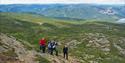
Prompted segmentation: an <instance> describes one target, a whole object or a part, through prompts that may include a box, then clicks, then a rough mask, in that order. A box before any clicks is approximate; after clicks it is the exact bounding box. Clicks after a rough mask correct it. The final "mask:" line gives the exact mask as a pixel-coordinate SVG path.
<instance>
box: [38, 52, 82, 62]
mask: <svg viewBox="0 0 125 63" xmlns="http://www.w3.org/2000/svg"><path fill="white" fill-rule="evenodd" d="M39 54H40V53H39ZM40 55H41V56H42V57H44V58H46V59H48V60H49V61H51V62H52V63H80V62H79V61H78V59H76V58H73V57H71V56H69V59H68V60H66V59H64V58H63V56H62V54H60V55H59V56H55V55H50V54H40Z"/></svg>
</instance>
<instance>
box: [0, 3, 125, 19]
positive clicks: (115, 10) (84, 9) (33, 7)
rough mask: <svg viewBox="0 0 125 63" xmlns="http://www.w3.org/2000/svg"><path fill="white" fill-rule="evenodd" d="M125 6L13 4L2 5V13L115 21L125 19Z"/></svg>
mask: <svg viewBox="0 0 125 63" xmlns="http://www.w3.org/2000/svg"><path fill="white" fill-rule="evenodd" d="M124 11H125V5H94V4H43V5H42V4H30V5H26V4H22V5H21V4H15V5H14V4H13V5H0V12H19V13H20V12H21V13H31V14H38V15H42V16H47V17H54V18H59V19H71V18H72V19H96V20H104V21H114V20H118V19H121V18H125V12H124Z"/></svg>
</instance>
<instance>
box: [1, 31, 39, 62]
mask: <svg viewBox="0 0 125 63" xmlns="http://www.w3.org/2000/svg"><path fill="white" fill-rule="evenodd" d="M0 45H1V46H0V56H2V57H3V58H4V57H8V56H6V55H4V54H5V53H6V54H7V55H8V54H9V55H11V56H10V58H11V59H4V61H2V60H3V59H2V57H1V58H0V63H7V61H8V62H9V63H14V62H16V63H37V62H36V61H34V59H35V52H33V51H28V50H27V49H26V48H24V45H22V44H21V42H19V41H17V40H16V39H15V38H14V37H8V36H6V35H4V34H2V33H1V34H0ZM12 55H14V56H12Z"/></svg>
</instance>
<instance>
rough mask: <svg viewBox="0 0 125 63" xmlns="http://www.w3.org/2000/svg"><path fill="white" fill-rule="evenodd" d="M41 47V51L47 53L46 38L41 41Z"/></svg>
mask: <svg viewBox="0 0 125 63" xmlns="http://www.w3.org/2000/svg"><path fill="white" fill-rule="evenodd" d="M39 45H40V50H41V49H42V52H43V53H45V50H46V40H45V38H42V39H41V40H40V41H39Z"/></svg>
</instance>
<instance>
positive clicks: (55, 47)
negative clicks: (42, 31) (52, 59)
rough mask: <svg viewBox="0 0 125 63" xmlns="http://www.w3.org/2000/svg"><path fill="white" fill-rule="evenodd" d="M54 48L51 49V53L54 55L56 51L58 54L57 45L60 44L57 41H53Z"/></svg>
mask: <svg viewBox="0 0 125 63" xmlns="http://www.w3.org/2000/svg"><path fill="white" fill-rule="evenodd" d="M51 46H52V49H51V55H53V52H55V53H56V56H58V50H57V46H58V44H57V42H55V41H52V45H51Z"/></svg>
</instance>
